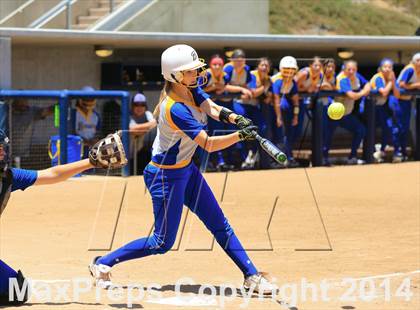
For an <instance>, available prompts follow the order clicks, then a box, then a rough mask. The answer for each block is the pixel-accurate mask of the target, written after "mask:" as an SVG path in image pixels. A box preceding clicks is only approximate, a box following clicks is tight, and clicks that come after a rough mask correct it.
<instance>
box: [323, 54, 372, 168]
mask: <svg viewBox="0 0 420 310" xmlns="http://www.w3.org/2000/svg"><path fill="white" fill-rule="evenodd" d="M336 87H337V90H338V91H339V92H340V93H342V94H343V96H338V97H337V98H335V100H336V101H338V102H341V103H343V104H344V107H345V109H346V110H345V112H344V116H343V118H342V119H340V120H337V121H335V120H332V119H328V127H327V134H326V137H325V143H324V161H325V162H326V163H329V159H328V153H329V150H330V147H331V141H332V137H333V135H334V131H335V129H336V128H337V127H338V126H340V127H343V128H344V129H346V130H348V131H350V132H351V133H352V134H353V139H352V143H351V151H350V155H349V158H348V160H347V163H348V164H357V163H361V161H358V160H357V149H358V148H359V146H360V143H361V142H362V140H363V138H364V136H365V133H366V129H365V126H364V125H363V124H362V122H361V121H360V120H359V118H358V117H357V115H356V113H355V112H356V111H354V106H355V101H356V100H359V99H360V98H362V97H364V96H367V95H368V94H369V92H370V85H369V83H368V81H367V80H366V79H365V78H364V77H363V76H362V75H360V74H359V73H357V63H356V61H354V60H348V61H346V62H345V63H344V69H343V71H342V72H340V73H339V74H338V75H337V85H336Z"/></svg>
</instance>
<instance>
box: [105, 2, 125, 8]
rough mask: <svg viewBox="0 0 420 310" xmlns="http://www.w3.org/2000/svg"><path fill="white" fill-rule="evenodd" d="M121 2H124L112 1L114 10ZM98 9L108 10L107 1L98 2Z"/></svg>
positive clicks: (108, 3)
mask: <svg viewBox="0 0 420 310" xmlns="http://www.w3.org/2000/svg"><path fill="white" fill-rule="evenodd" d="M123 2H124V0H114V8H116V7H117V6H119V5H120V4H121V3H123ZM99 7H100V8H110V2H109V0H100V1H99Z"/></svg>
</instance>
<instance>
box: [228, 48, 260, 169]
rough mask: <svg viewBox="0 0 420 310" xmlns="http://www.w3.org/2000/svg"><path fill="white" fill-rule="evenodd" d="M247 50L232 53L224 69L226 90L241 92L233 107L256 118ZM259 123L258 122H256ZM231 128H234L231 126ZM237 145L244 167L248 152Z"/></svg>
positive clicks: (234, 109) (243, 147) (233, 102)
mask: <svg viewBox="0 0 420 310" xmlns="http://www.w3.org/2000/svg"><path fill="white" fill-rule="evenodd" d="M245 57H246V56H245V52H244V51H243V50H241V49H235V50H234V51H233V53H232V57H231V61H230V62H228V63H227V64H226V65H225V66H224V68H223V71H224V72H225V73H226V81H227V85H226V87H225V90H226V91H227V92H229V93H238V94H239V93H240V94H241V95H240V97H239V98H235V99H233V101H232V108H233V111H234V112H235V113H236V114H240V115H244V116H245V117H248V118H251V119H252V120H256V119H257V116H256V115H255V113H254V112H255V111H254V109H253V108H252V107H251V108H250V107H249V105H248V102H249V100H251V99H252V97H253V95H252V92H251V90H250V89H249V83H250V82H251V80H252V76H251V68H250V67H249V66H248V65H247V64H246V58H245ZM256 124H257V123H256ZM230 129H234V128H233V127H230ZM236 147H237V148H238V149H239V151H240V154H241V157H242V161H243V162H242V167H244V168H245V167H246V166H247V164H246V162H247V160H248V161H249V159H248V158H247V152H246V148H245V145H244V144H243V143H238V144H237V145H236Z"/></svg>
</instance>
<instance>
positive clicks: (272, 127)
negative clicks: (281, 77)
mask: <svg viewBox="0 0 420 310" xmlns="http://www.w3.org/2000/svg"><path fill="white" fill-rule="evenodd" d="M270 71H271V61H270V60H269V59H268V58H266V57H262V58H260V60H259V61H258V66H257V69H256V70H253V71H251V77H252V80H251V82H250V83H249V88H250V89H251V90H252V93H253V97H254V99H252V100H253V101H255V102H256V103H257V104H258V105H257V106H258V107H259V109H260V110H261V118H262V120H261V121H260V126H261V127H260V130H261V131H262V132H261V133H262V135H263V136H264V137H266V138H267V139H269V140H270V141H272V142H274V143H276V142H277V144H278V143H280V139H282V138H283V135H282V133H281V132H280V134H279V133H278V129H277V126H276V114H275V112H274V108H273V93H272V89H271V86H272V84H271V77H270ZM255 151H256V149H255ZM260 166H261V168H263V169H266V168H271V167H273V168H274V167H277V166H278V165H276V164H275V162H274V161H273V160H272V159H271V157H270V156H269V155H268V154H267V153H266V152H261V153H260Z"/></svg>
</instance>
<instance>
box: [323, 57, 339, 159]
mask: <svg viewBox="0 0 420 310" xmlns="http://www.w3.org/2000/svg"><path fill="white" fill-rule="evenodd" d="M335 68H336V65H335V60H334V59H332V58H329V59H327V60H326V62H325V66H324V78H323V79H322V84H321V87H320V90H328V91H334V90H336V87H335V85H336V81H335ZM320 100H321V102H322V141H324V142H325V141H326V137H327V130H328V119H329V116H328V106H329V105H330V104H331V103H332V102H333V98H332V97H323V98H321V99H320ZM323 164H324V165H325V166H329V165H330V162H329V160H328V158H323Z"/></svg>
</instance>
